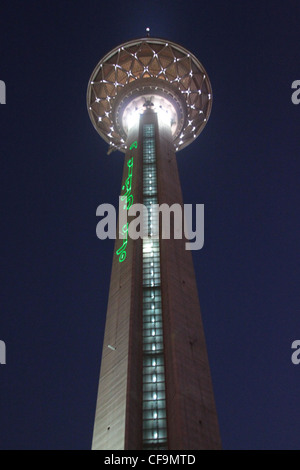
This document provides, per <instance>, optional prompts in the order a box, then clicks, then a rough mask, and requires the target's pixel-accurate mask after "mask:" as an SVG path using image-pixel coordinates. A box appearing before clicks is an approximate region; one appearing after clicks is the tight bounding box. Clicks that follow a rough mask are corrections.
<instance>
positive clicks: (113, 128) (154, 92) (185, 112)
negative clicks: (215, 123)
mask: <svg viewBox="0 0 300 470" xmlns="http://www.w3.org/2000/svg"><path fill="white" fill-rule="evenodd" d="M87 106H88V112H89V116H90V119H91V121H92V123H93V125H94V127H95V129H96V130H97V132H98V133H99V134H100V135H101V137H102V138H103V139H104V140H105V141H106V142H107V143H108V144H109V153H110V152H111V151H113V150H120V151H121V152H126V148H127V146H126V139H127V134H128V130H129V128H130V126H131V125H133V123H134V122H135V121H136V119H138V118H139V115H140V114H142V113H143V111H144V110H145V109H146V108H148V109H149V108H150V109H153V111H154V112H156V113H157V114H158V117H159V118H160V119H163V120H164V121H168V122H169V124H170V126H171V132H172V137H173V142H174V146H175V149H176V151H178V150H181V149H183V148H184V147H186V146H187V145H189V144H190V143H191V142H193V140H194V139H195V138H196V137H197V136H198V135H199V134H200V133H201V132H202V130H203V128H204V126H205V125H206V122H207V120H208V118H209V115H210V112H211V106H212V90H211V84H210V81H209V78H208V76H207V73H206V71H205V69H204V67H203V66H202V64H201V63H200V62H199V61H198V59H197V58H196V57H195V56H194V55H193V54H191V53H190V52H189V51H188V50H186V49H184V48H183V47H182V46H179V45H177V44H175V43H173V42H168V41H166V40H164V39H156V38H149V37H148V38H143V39H137V40H133V41H129V42H126V43H124V44H122V45H120V46H118V47H116V48H115V49H113V50H112V51H111V52H109V53H108V54H107V55H106V56H105V57H104V58H103V59H102V60H101V61H100V62H99V63H98V65H97V66H96V68H95V70H94V71H93V73H92V75H91V78H90V81H89V84H88V90H87Z"/></svg>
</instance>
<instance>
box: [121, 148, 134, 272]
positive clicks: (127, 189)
mask: <svg viewBox="0 0 300 470" xmlns="http://www.w3.org/2000/svg"><path fill="white" fill-rule="evenodd" d="M137 145H138V144H137V141H134V142H133V143H132V144H131V145H130V147H129V150H132V149H133V148H135V149H136V148H137ZM127 166H128V176H127V178H126V180H125V184H124V185H123V186H122V191H124V193H123V194H122V195H121V201H125V204H124V206H123V210H126V211H129V209H130V207H131V206H132V204H133V195H132V194H131V189H132V171H133V157H131V158H130V159H129V160H128V162H127ZM128 225H129V224H128V223H126V224H125V225H123V227H122V233H123V235H125V237H126V238H125V240H124V242H123V245H122V246H121V247H120V248H119V249H118V250H117V251H116V254H117V255H118V256H119V262H120V263H123V261H125V259H126V247H127V243H128Z"/></svg>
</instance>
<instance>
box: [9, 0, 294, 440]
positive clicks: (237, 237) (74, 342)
mask: <svg viewBox="0 0 300 470" xmlns="http://www.w3.org/2000/svg"><path fill="white" fill-rule="evenodd" d="M299 25H300V4H299V1H298V0H286V1H285V2H282V1H278V0H262V1H258V0H252V1H243V2H241V1H238V0H230V1H217V0H211V1H209V2H207V1H205V2H204V1H199V0H198V1H185V2H179V1H174V0H173V1H169V0H168V1H165V0H160V1H151V2H150V1H145V0H144V1H139V2H137V1H131V2H120V1H116V2H110V3H109V2H102V1H92V0H85V1H83V0H77V1H71V0H60V1H58V0H56V1H53V0H52V1H50V0H43V1H41V2H36V1H33V0H27V1H26V2H24V1H21V0H20V1H17V0H9V1H8V0H2V3H1V7H0V80H3V81H4V82H5V83H6V87H7V104H6V105H1V106H0V155H1V158H0V165H1V172H0V173H1V182H0V190H1V268H2V269H1V304H0V305H1V315H0V340H3V341H5V343H6V347H7V365H5V366H4V365H1V366H0V448H1V449H89V448H90V446H91V440H92V430H93V420H94V412H95V404H96V395H97V383H98V378H99V369H100V357H101V349H102V337H103V328H104V321H105V313H106V305H107V297H108V287H109V277H110V269H111V261H112V256H113V241H112V240H106V241H100V240H99V239H98V238H97V237H96V231H95V230H96V224H97V218H96V208H97V207H98V205H100V204H102V203H111V204H115V205H117V200H118V195H119V192H120V185H121V174H122V164H123V154H121V153H113V154H111V155H109V156H107V155H106V152H107V145H106V144H105V142H104V141H102V140H101V138H100V137H99V136H98V135H97V133H96V132H95V130H94V129H93V127H92V124H91V123H90V120H89V117H88V113H87V110H86V102H85V99H86V88H87V83H88V79H89V77H90V75H91V73H92V71H93V69H94V67H95V66H96V64H97V63H98V61H99V60H100V59H101V58H102V57H103V56H104V55H105V54H106V53H107V52H108V51H109V50H111V49H112V48H114V47H115V46H117V45H118V44H120V43H122V42H125V41H127V40H130V39H134V38H136V37H142V36H144V35H145V28H146V27H147V26H150V27H151V35H152V36H153V37H154V36H156V37H162V38H165V39H168V40H171V41H174V42H177V43H179V44H182V45H183V46H184V47H185V48H187V49H189V50H190V51H191V52H192V53H193V54H194V55H195V56H196V57H197V58H198V59H199V60H200V61H201V62H202V63H203V65H204V67H205V68H206V70H207V72H208V75H209V77H210V80H211V83H212V87H213V97H214V102H213V109H212V114H211V117H210V120H209V122H208V124H207V126H206V127H205V129H204V131H203V133H202V134H201V135H200V136H199V137H198V139H196V141H195V142H194V143H193V144H191V145H190V146H189V147H188V148H186V149H184V150H182V151H181V152H179V153H178V165H179V171H180V176H181V182H182V190H183V195H184V200H185V202H186V203H192V204H204V205H205V245H204V248H203V249H202V250H200V251H197V252H194V263H195V270H196V276H197V282H198V287H199V296H200V303H201V308H202V315H203V321H204V326H205V332H206V338H207V347H208V353H209V359H210V364H211V370H212V377H213V383H214V389H215V397H216V402H217V408H218V414H219V421H220V428H221V435H222V441H223V447H224V449H300V419H299V417H300V402H299V389H300V365H299V366H297V365H293V364H292V361H291V355H292V350H291V344H292V342H293V341H294V340H297V339H298V340H299V339H300V315H299V307H300V289H299V279H300V267H299V259H300V256H299V255H300V253H299V251H300V250H299V235H300V226H299V204H300V197H299V180H300V161H299V156H300V155H299V154H300V152H299V150H300V144H299V135H300V133H299V123H300V105H298V106H297V105H294V104H293V103H292V100H291V96H292V89H291V85H292V83H293V81H295V80H300V48H299V46H300V27H299Z"/></svg>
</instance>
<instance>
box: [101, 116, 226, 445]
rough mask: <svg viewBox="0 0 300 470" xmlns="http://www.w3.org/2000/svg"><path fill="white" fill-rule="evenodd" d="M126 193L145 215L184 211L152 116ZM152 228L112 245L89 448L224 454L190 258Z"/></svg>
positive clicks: (165, 130)
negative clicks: (164, 209)
mask: <svg viewBox="0 0 300 470" xmlns="http://www.w3.org/2000/svg"><path fill="white" fill-rule="evenodd" d="M134 143H136V144H135V145H133V144H134ZM132 145H133V146H132ZM130 147H132V148H131V149H130ZM130 165H131V166H130ZM130 172H131V178H129V176H130ZM129 183H130V185H131V186H130V191H129V192H128V189H129ZM122 188H124V189H123V190H122V191H123V194H125V192H127V193H128V195H129V197H132V198H133V199H132V201H131V202H133V203H142V204H144V205H145V207H146V208H147V209H148V212H149V214H150V208H151V203H152V204H155V203H158V204H159V205H161V204H167V205H168V206H169V207H171V206H172V205H173V204H180V205H181V207H182V208H183V199H182V193H181V186H180V180H179V175H178V170H177V162H176V155H175V151H174V144H173V142H172V136H171V130H170V127H169V126H168V125H165V124H163V123H162V122H161V121H160V120H158V119H157V115H156V113H153V112H152V113H151V112H145V113H144V114H142V115H141V116H140V120H139V123H138V124H137V125H136V126H135V127H133V128H132V129H131V130H130V132H129V136H128V139H127V152H126V155H125V162H124V171H123V180H122ZM150 188H151V189H150ZM129 193H130V194H129ZM128 200H129V199H127V201H128ZM120 210H121V211H122V210H125V211H126V210H127V209H126V208H125V209H124V208H123V207H122V206H121V207H120ZM182 212H183V211H182ZM128 221H129V222H130V218H129V220H128ZM147 224H148V225H147V230H148V235H149V238H148V239H146V240H142V239H137V240H132V239H131V238H130V237H129V236H127V240H125V241H124V239H123V240H118V239H117V240H116V243H115V252H114V257H113V264H112V273H111V281H110V291H109V300H108V308H107V317H106V327H105V336H104V342H103V354H102V364H101V372H100V382H99V390H98V400H97V409H96V418H95V426H94V436H93V449H106V450H117V449H120V450H122V449H143V448H144V449H169V450H181V449H185V450H189V449H190V450H195V449H220V448H221V441H220V435H219V428H218V422H217V413H216V407H215V402H214V395H213V388H212V382H211V377H210V370H209V363H208V358H207V352H206V345H205V337H204V331H203V325H202V320H201V312H200V306H199V300H198V293H197V286H196V280H195V273H194V267H193V260H192V256H191V252H190V251H187V250H186V247H185V242H186V240H185V239H174V237H172V225H171V238H170V239H163V238H162V237H161V235H162V234H161V227H160V232H159V237H158V238H152V236H151V233H152V230H154V229H155V227H152V226H151V222H150V218H149V219H148V221H147ZM122 228H123V227H118V231H119V232H120V231H122ZM126 241H127V243H125V242H126ZM122 246H123V247H124V246H125V248H124V250H123V252H122ZM124 252H125V253H126V255H125V259H123V258H124ZM122 253H123V258H122Z"/></svg>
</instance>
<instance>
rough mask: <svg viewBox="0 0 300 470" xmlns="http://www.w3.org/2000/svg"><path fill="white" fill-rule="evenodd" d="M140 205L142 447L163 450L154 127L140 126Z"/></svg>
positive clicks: (160, 320) (149, 125)
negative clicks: (143, 227)
mask: <svg viewBox="0 0 300 470" xmlns="http://www.w3.org/2000/svg"><path fill="white" fill-rule="evenodd" d="M143 204H144V205H145V206H146V208H147V212H148V221H147V224H148V237H147V238H144V239H143V448H144V449H159V450H163V449H164V450H166V449H168V446H167V418H166V392H165V367H164V349H163V321H162V300H161V278H160V250H159V236H158V219H157V218H156V217H155V216H154V214H153V206H154V205H155V204H158V199H157V169H156V153H155V126H154V124H144V125H143Z"/></svg>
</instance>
